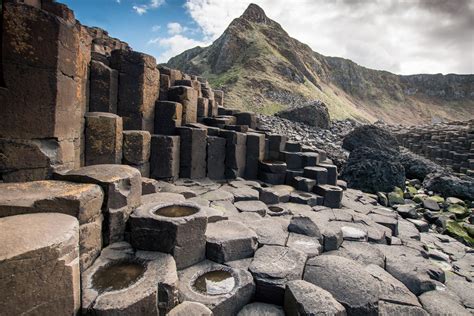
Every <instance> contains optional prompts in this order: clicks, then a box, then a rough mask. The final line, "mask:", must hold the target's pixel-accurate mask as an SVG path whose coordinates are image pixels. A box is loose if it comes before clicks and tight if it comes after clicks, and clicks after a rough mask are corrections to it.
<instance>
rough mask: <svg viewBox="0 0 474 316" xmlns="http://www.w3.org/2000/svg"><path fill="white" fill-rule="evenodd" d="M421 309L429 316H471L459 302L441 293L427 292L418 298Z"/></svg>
mask: <svg viewBox="0 0 474 316" xmlns="http://www.w3.org/2000/svg"><path fill="white" fill-rule="evenodd" d="M419 299H420V302H421V304H422V305H423V308H424V309H425V310H426V311H427V312H428V313H429V314H430V315H459V316H461V315H465V316H469V315H472V314H471V313H470V312H469V311H468V310H467V309H465V308H464V307H463V306H462V305H461V304H460V303H459V302H457V301H456V300H454V299H453V298H451V297H450V296H449V295H447V294H446V293H444V292H442V291H437V290H435V291H429V292H425V293H423V294H421V295H420V297H419Z"/></svg>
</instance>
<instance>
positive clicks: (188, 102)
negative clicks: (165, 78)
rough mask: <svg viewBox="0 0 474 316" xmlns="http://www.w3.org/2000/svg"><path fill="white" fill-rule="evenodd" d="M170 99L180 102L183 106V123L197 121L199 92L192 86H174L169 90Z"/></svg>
mask: <svg viewBox="0 0 474 316" xmlns="http://www.w3.org/2000/svg"><path fill="white" fill-rule="evenodd" d="M168 100H170V101H174V102H179V103H181V105H182V106H183V121H182V122H183V124H188V123H195V122H196V121H197V102H198V101H197V100H198V93H197V92H196V90H194V89H193V88H191V87H185V86H173V87H170V88H169V90H168Z"/></svg>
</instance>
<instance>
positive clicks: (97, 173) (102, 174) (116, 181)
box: [55, 165, 142, 246]
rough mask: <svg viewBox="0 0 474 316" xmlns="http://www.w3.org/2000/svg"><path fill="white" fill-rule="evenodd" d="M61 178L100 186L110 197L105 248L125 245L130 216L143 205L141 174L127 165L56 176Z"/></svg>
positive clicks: (106, 208) (105, 207) (106, 207)
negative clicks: (123, 241) (125, 233)
mask: <svg viewBox="0 0 474 316" xmlns="http://www.w3.org/2000/svg"><path fill="white" fill-rule="evenodd" d="M55 176H56V177H57V178H59V179H61V180H66V181H72V182H79V183H93V184H98V185H100V187H101V188H102V190H104V196H105V197H106V198H105V200H104V203H103V205H102V212H103V214H104V223H103V226H102V227H103V229H102V236H103V240H104V246H106V245H108V244H109V243H114V242H117V241H122V240H123V238H124V232H125V224H126V223H127V220H128V217H129V216H130V213H131V212H132V211H133V210H134V209H135V208H136V207H138V206H139V205H140V203H141V195H142V183H141V176H140V172H138V170H137V169H135V168H132V167H130V166H125V165H94V166H87V167H82V168H79V169H74V170H70V171H68V172H66V173H63V174H60V173H58V174H56V175H55Z"/></svg>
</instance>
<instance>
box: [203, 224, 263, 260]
mask: <svg viewBox="0 0 474 316" xmlns="http://www.w3.org/2000/svg"><path fill="white" fill-rule="evenodd" d="M256 249H257V234H256V233H255V232H254V231H253V230H251V229H250V228H248V227H247V226H245V225H244V224H242V223H239V222H235V221H219V222H216V223H212V224H208V225H207V230H206V257H207V258H208V259H210V260H212V261H215V262H218V263H224V262H226V261H233V260H239V259H244V258H248V257H251V256H253V254H254V252H255V250H256Z"/></svg>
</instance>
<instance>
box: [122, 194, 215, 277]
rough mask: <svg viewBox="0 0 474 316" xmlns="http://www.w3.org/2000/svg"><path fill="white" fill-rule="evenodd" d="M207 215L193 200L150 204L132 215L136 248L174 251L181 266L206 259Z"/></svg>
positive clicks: (132, 228) (132, 234)
mask: <svg viewBox="0 0 474 316" xmlns="http://www.w3.org/2000/svg"><path fill="white" fill-rule="evenodd" d="M206 226H207V216H206V213H205V212H204V210H202V209H201V207H200V206H198V205H197V204H194V203H185V202H177V203H161V204H157V203H151V204H145V205H142V206H140V207H139V208H137V209H136V210H135V211H134V212H133V214H132V215H131V217H130V227H131V243H132V246H133V247H134V248H137V249H141V250H148V251H160V252H165V253H169V254H172V255H173V257H174V258H175V260H176V266H177V267H178V269H183V268H186V267H189V266H191V265H193V264H195V263H197V262H199V261H201V260H203V259H204V258H205V254H206V237H205V232H206Z"/></svg>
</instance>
